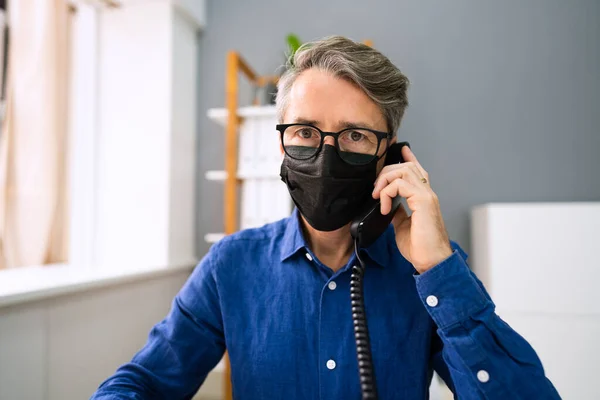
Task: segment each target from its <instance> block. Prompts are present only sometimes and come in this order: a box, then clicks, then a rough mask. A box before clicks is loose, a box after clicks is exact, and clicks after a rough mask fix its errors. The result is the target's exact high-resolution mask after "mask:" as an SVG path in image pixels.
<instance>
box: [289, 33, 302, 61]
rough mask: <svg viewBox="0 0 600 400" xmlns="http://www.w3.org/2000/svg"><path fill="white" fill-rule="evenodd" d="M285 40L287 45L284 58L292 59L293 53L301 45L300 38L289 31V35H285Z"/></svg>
mask: <svg viewBox="0 0 600 400" xmlns="http://www.w3.org/2000/svg"><path fill="white" fill-rule="evenodd" d="M285 40H286V42H287V47H288V48H287V52H286V54H285V57H286V59H288V60H291V59H293V57H294V54H296V51H298V49H299V48H300V46H302V42H301V41H300V38H299V37H298V36H297V35H295V34H293V33H290V34H289V35H287V37H286V38H285Z"/></svg>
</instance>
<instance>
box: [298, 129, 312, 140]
mask: <svg viewBox="0 0 600 400" xmlns="http://www.w3.org/2000/svg"><path fill="white" fill-rule="evenodd" d="M297 133H298V136H300V137H301V138H302V139H310V138H311V137H312V136H313V133H314V132H313V130H312V129H310V128H301V129H299V130H298V132H297Z"/></svg>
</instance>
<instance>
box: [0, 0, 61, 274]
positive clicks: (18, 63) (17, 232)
mask: <svg viewBox="0 0 600 400" xmlns="http://www.w3.org/2000/svg"><path fill="white" fill-rule="evenodd" d="M9 3H10V4H9V9H8V14H9V30H10V36H9V40H10V44H9V55H8V62H9V67H8V86H7V89H8V91H7V112H6V116H5V118H4V121H3V124H2V133H1V134H0V268H12V267H19V266H28V265H40V264H47V263H53V262H61V261H65V259H66V255H67V250H68V249H67V243H68V240H67V234H68V232H67V229H66V228H67V227H68V223H67V220H66V217H67V215H66V210H67V208H68V207H67V206H68V204H67V197H66V193H67V181H66V176H67V175H66V160H67V157H66V154H67V152H66V150H67V143H66V138H67V93H68V79H67V78H68V60H69V49H68V43H69V41H68V33H69V28H68V27H69V23H70V21H69V11H68V5H67V3H66V0H13V1H10V2H9Z"/></svg>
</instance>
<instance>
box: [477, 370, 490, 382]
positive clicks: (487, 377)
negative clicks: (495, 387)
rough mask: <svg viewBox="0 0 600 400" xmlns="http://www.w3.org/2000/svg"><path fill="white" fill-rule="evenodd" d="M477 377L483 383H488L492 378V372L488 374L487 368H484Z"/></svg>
mask: <svg viewBox="0 0 600 400" xmlns="http://www.w3.org/2000/svg"><path fill="white" fill-rule="evenodd" d="M477 379H479V382H481V383H486V382H487V381H489V380H490V374H488V372H487V371H486V370H484V369H482V370H480V371H479V372H477Z"/></svg>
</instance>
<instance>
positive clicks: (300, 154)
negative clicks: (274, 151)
mask: <svg viewBox="0 0 600 400" xmlns="http://www.w3.org/2000/svg"><path fill="white" fill-rule="evenodd" d="M276 129H277V130H278V131H279V132H280V133H281V144H282V146H283V150H284V151H285V153H286V154H287V155H288V156H290V157H291V158H293V159H296V160H308V159H309V158H311V157H314V156H315V155H316V154H317V153H319V151H320V150H321V149H322V148H323V142H324V140H325V137H326V136H332V137H333V138H334V140H335V148H336V150H337V152H338V154H339V155H340V157H341V158H342V160H344V161H345V162H347V163H348V164H353V165H364V164H368V163H370V162H371V161H373V160H374V159H375V158H381V157H382V156H383V154H385V152H386V151H387V147H388V143H389V141H390V140H391V139H392V133H388V132H380V131H375V130H372V129H367V128H346V129H343V130H341V131H339V132H323V131H322V130H320V129H319V128H317V127H316V126H312V125H307V124H279V125H277V126H276ZM382 144H383V146H382ZM380 149H381V151H380ZM379 153H381V154H379Z"/></svg>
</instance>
